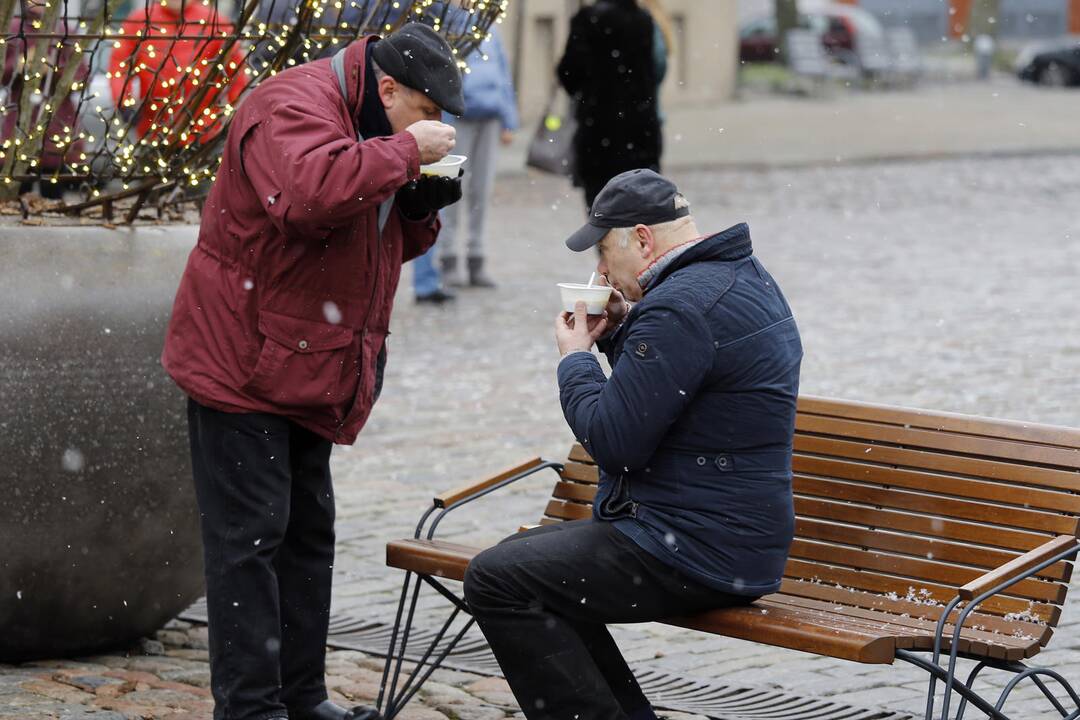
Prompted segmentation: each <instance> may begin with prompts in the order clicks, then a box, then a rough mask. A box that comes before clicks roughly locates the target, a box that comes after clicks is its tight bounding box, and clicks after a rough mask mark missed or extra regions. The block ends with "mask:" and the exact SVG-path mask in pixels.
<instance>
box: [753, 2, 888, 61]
mask: <svg viewBox="0 0 1080 720" xmlns="http://www.w3.org/2000/svg"><path fill="white" fill-rule="evenodd" d="M799 26H800V27H803V28H805V29H807V30H812V31H813V32H815V33H817V34H818V36H820V37H821V44H822V45H823V46H824V47H825V50H826V52H828V53H829V54H830V55H832V56H834V57H835V58H836V59H838V60H840V61H841V62H844V63H849V64H853V65H855V64H859V62H860V60H859V46H860V42H861V43H863V44H867V45H870V44H873V45H875V46H876V45H877V44H879V41H881V39H882V38H883V37H884V30H883V29H882V27H881V23H880V22H878V20H877V18H875V17H874V16H873V15H871V14H870V13H868V12H866V11H865V10H862V9H860V8H857V7H852V6H850V5H842V4H839V3H831V2H813V0H806V2H804V3H800V13H799ZM777 34H778V33H777V27H776V17H775V16H772V15H766V16H761V17H758V18H754V19H752V20H750V21H748V22H746V23H744V24H743V25H742V26H741V27H740V28H739V59H740V60H741V61H743V62H774V61H775V60H776V59H777V58H778V56H779V52H778V48H779V38H778V37H777Z"/></svg>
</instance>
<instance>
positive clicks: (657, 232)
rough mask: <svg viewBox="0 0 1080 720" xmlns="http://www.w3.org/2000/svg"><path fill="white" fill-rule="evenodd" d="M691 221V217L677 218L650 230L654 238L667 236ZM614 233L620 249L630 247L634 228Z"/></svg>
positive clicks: (656, 225)
mask: <svg viewBox="0 0 1080 720" xmlns="http://www.w3.org/2000/svg"><path fill="white" fill-rule="evenodd" d="M689 220H690V216H689V215H688V216H686V217H681V218H675V219H674V220H668V221H667V222H662V223H656V224H655V225H650V226H649V229H650V230H652V233H653V235H654V236H656V237H660V236H663V235H667V234H668V233H671V232H674V231H675V230H678V229H679V228H681V227H682V226H683V225H685V224H686V223H687V222H688V221H689ZM613 231H614V233H615V242H617V243H618V245H619V247H621V248H628V247H630V239H631V238H632V237H633V236H634V228H632V227H623V228H613Z"/></svg>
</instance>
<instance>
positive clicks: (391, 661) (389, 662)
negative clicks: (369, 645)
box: [375, 571, 419, 715]
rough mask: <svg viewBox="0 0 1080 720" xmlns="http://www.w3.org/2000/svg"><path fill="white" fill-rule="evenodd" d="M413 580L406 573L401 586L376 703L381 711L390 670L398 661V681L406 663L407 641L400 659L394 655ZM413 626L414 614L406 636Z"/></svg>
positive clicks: (410, 574) (396, 671)
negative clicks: (402, 666) (410, 584)
mask: <svg viewBox="0 0 1080 720" xmlns="http://www.w3.org/2000/svg"><path fill="white" fill-rule="evenodd" d="M411 579H412V573H411V572H407V571H406V573H405V580H404V581H403V582H402V584H401V598H400V599H399V600H398V609H397V615H396V616H395V617H394V629H393V630H392V631H391V633H390V646H389V647H388V648H386V664H385V665H383V676H382V682H380V683H379V699H378V700H376V701H375V707H376V708H378V709H379V710H382V709H383V699H384V697H385V696H386V681H387V680H388V679H389V677H390V668H391V667H392V666H395V660H396V667H395V668H394V678H395V680H396V678H397V676H398V673H400V672H401V664H402V663H403V662H404V658H405V641H404V640H403V641H402V643H401V652H400V653H399V655H400V657H398V658H395V657H394V653H395V651H396V650H397V638H398V633H399V632H401V617H402V614H403V613H404V611H405V601H406V599H407V598H408V597H409V581H410V580H411ZM417 584H418V585H419V579H417ZM414 606H415V602H414ZM411 624H412V612H410V613H409V622H408V623H406V629H405V635H406V636H407V635H408V626H410V625H411ZM393 694H394V691H393V689H391V690H390V695H391V696H393ZM384 715H385V713H384Z"/></svg>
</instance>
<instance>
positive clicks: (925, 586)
mask: <svg viewBox="0 0 1080 720" xmlns="http://www.w3.org/2000/svg"><path fill="white" fill-rule="evenodd" d="M784 576H785V577H790V578H802V579H804V580H808V581H814V580H815V579H816V580H820V581H822V582H826V583H828V584H830V585H839V586H840V587H841V588H852V589H856V590H868V591H870V592H875V593H881V594H883V595H884V594H885V593H896V594H897V595H898V596H900V597H903V596H905V595H907V594H908V591H909V589H911V588H914V590H915V592H917V593H918V592H921V591H922V590H926V591H927V592H929V596H928V597H930V598H932V599H933V600H935V601H936V602H938V603H942V604H944V603H947V602H948V601H949V600H952V599H953V598H954V597H956V587H950V586H947V585H942V584H941V583H934V582H930V581H927V580H919V581H915V580H912V579H910V578H900V577H893V576H890V575H885V574H883V573H876V572H869V571H860V570H853V569H851V568H846V567H840V566H837V565H828V564H822V563H820V562H808V561H805V560H800V559H798V558H790V559H789V560H788V562H787V566H786V567H785V569H784ZM980 607H981V608H982V609H983V610H984V611H985V612H987V613H990V614H993V615H1007V614H1009V613H1022V612H1026V611H1028V610H1029V609H1030V610H1032V611H1033V612H1035V613H1037V614H1038V616H1039V617H1051V613H1052V611H1053V610H1055V609H1056V608H1055V606H1053V605H1048V604H1046V603H1038V602H1035V603H1031V602H1030V601H1025V600H1021V599H1019V598H1013V597H1007V596H997V597H993V598H990V599H989V600H987V601H986V602H985V603H983V604H982V605H981V606H980Z"/></svg>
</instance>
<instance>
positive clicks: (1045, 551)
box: [957, 535, 1080, 600]
mask: <svg viewBox="0 0 1080 720" xmlns="http://www.w3.org/2000/svg"><path fill="white" fill-rule="evenodd" d="M1071 546H1077V547H1080V540H1077V538H1075V537H1073V536H1072V535H1058V536H1057V537H1056V538H1054V539H1053V540H1050V541H1049V542H1045V543H1043V544H1042V545H1040V546H1039V547H1037V548H1035V549H1034V550H1031V551H1029V552H1026V553H1024V554H1023V555H1021V556H1020V557H1018V558H1013V559H1012V560H1010V561H1009V562H1007V563H1005V564H1004V565H1002V566H1001V567H998V568H995V569H993V570H991V571H990V572H988V573H986V574H985V575H982V576H980V577H977V578H975V579H974V580H972V581H971V582H969V583H968V584H967V585H964V586H963V587H961V588H960V590H959V591H958V593H957V594H958V595H959V596H960V599H961V600H973V599H974V598H976V597H978V596H979V595H982V594H983V593H985V592H986V591H988V590H990V589H991V588H993V587H995V586H997V585H1000V584H1001V583H1003V582H1008V581H1009V580H1014V579H1015V580H1017V581H1019V580H1021V579H1023V578H1024V576H1025V574H1026V573H1027V572H1028V571H1030V570H1031V569H1032V568H1034V567H1036V566H1037V565H1039V564H1040V563H1044V562H1046V561H1047V560H1049V559H1051V558H1052V557H1054V556H1055V555H1058V554H1060V553H1062V552H1064V551H1066V550H1068V549H1069V547H1071Z"/></svg>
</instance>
